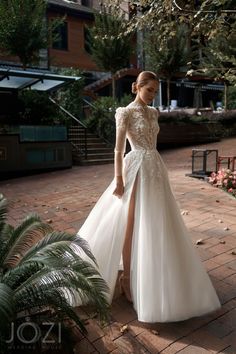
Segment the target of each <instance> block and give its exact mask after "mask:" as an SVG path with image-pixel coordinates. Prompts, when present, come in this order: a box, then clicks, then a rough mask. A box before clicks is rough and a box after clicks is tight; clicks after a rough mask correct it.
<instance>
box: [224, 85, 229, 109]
mask: <svg viewBox="0 0 236 354" xmlns="http://www.w3.org/2000/svg"><path fill="white" fill-rule="evenodd" d="M224 86H225V89H224V106H225V110H226V111H227V109H228V85H227V83H226V82H225V83H224Z"/></svg>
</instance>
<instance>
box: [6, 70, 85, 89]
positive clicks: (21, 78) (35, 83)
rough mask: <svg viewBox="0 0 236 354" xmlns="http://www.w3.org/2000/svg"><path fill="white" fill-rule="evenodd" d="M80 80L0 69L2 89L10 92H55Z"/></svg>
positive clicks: (36, 72) (42, 73)
mask: <svg viewBox="0 0 236 354" xmlns="http://www.w3.org/2000/svg"><path fill="white" fill-rule="evenodd" d="M79 79H81V77H79V76H76V77H75V76H64V75H56V74H50V73H45V72H39V71H26V70H13V69H3V68H0V89H2V90H8V91H11V90H23V89H26V88H29V89H31V90H37V91H44V92H49V91H55V90H57V89H59V88H61V87H63V86H65V85H68V84H69V83H72V82H74V81H76V80H79Z"/></svg>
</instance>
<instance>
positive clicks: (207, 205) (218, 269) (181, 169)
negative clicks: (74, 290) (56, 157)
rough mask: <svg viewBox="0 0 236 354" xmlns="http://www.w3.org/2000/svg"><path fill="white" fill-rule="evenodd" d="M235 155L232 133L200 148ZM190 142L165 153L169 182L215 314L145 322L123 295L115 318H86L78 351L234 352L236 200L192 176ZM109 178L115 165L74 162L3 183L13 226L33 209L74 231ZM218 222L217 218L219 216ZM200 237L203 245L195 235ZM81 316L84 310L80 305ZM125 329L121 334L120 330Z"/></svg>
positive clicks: (115, 304) (61, 227)
mask: <svg viewBox="0 0 236 354" xmlns="http://www.w3.org/2000/svg"><path fill="white" fill-rule="evenodd" d="M201 147H202V148H204V147H207V148H217V149H219V153H220V154H221V155H227V154H234V155H236V138H235V139H227V140H223V141H221V142H218V143H214V144H208V145H204V146H201ZM191 149H192V147H187V148H181V149H175V150H169V151H163V152H162V153H161V154H162V156H163V158H164V161H165V162H166V164H167V167H168V169H169V174H170V179H171V184H172V187H173V190H174V193H175V195H176V198H177V200H178V203H179V205H180V208H181V210H182V211H183V212H184V215H183V217H184V220H185V222H186V224H187V226H188V228H189V231H190V235H191V237H192V241H193V244H194V245H195V247H196V249H197V252H198V254H199V256H200V257H201V260H202V262H203V264H204V266H205V268H206V269H207V271H208V273H209V275H210V277H211V279H212V282H213V283H214V286H215V288H216V290H217V293H218V295H219V297H220V300H221V303H222V309H220V310H219V311H218V312H216V313H214V314H212V315H209V316H203V317H200V318H194V319H190V320H187V321H183V322H178V323H168V324H158V323H157V324H152V325H149V324H143V323H140V322H138V321H137V317H136V314H135V312H134V310H133V309H132V305H130V304H129V303H128V302H127V301H126V299H125V298H124V297H123V296H120V295H119V293H117V297H116V299H115V300H114V302H113V305H112V319H113V321H112V323H111V324H110V325H109V326H106V327H104V328H101V327H100V326H99V323H98V322H97V320H96V319H88V321H87V328H88V331H89V334H88V336H87V337H86V338H85V337H82V336H81V335H78V343H77V345H76V353H79V354H89V353H101V354H103V353H113V354H115V353H116V354H118V353H119V354H126V353H133V354H138V353H153V354H157V353H162V354H175V353H181V354H207V353H225V354H236V255H235V253H236V200H235V199H233V198H231V197H230V196H229V195H228V194H226V193H225V192H223V191H221V190H218V189H216V188H214V187H212V186H210V185H208V184H207V183H206V182H204V181H202V180H198V179H194V178H190V177H186V176H185V173H186V172H190V170H191V169H190V166H191V157H190V155H191ZM112 176H113V166H112V165H105V166H91V167H74V168H73V169H71V170H63V171H57V172H51V173H44V174H39V175H34V176H28V177H22V178H18V179H11V180H6V181H1V182H0V192H2V193H3V194H4V195H5V196H6V197H7V198H8V200H9V203H10V206H11V208H10V212H9V222H10V223H12V224H14V225H16V224H17V223H18V222H19V221H20V220H21V219H22V218H23V217H25V216H26V215H27V214H28V213H29V212H37V213H38V214H40V216H41V217H42V219H44V220H47V221H48V222H52V225H53V226H54V228H55V229H58V230H67V231H71V232H75V231H77V230H78V229H79V227H80V225H81V224H82V223H83V220H84V219H85V218H86V216H87V214H88V213H89V211H90V210H91V208H92V206H93V205H94V204H95V202H96V200H97V199H98V197H99V195H100V194H101V193H102V191H104V189H105V188H106V186H107V185H108V184H109V182H110V181H111V179H112ZM220 220H221V221H222V222H220ZM199 239H202V240H203V243H202V244H201V245H198V246H197V245H196V241H197V240H199ZM80 313H81V316H84V318H88V314H86V313H85V312H84V311H82V310H81V311H80ZM124 325H127V326H128V327H127V330H126V331H125V332H124V333H121V331H120V330H121V328H122V327H123V326H124Z"/></svg>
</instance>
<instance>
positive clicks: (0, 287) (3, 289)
mask: <svg viewBox="0 0 236 354" xmlns="http://www.w3.org/2000/svg"><path fill="white" fill-rule="evenodd" d="M14 310H15V309H14V301H13V290H12V289H11V288H10V287H9V286H7V285H6V284H3V283H0V319H1V320H0V328H1V327H6V323H10V321H11V320H12V319H13V317H14Z"/></svg>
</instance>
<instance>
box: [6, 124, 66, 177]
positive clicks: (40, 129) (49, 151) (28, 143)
mask: <svg viewBox="0 0 236 354" xmlns="http://www.w3.org/2000/svg"><path fill="white" fill-rule="evenodd" d="M12 131H14V133H10V134H0V172H1V173H2V174H3V173H4V174H7V173H10V172H25V171H33V170H37V171H38V170H45V169H56V168H69V167H71V166H72V149H71V143H70V142H68V141H67V130H66V127H49V126H20V127H18V133H17V129H16V127H14V130H13V129H12Z"/></svg>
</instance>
